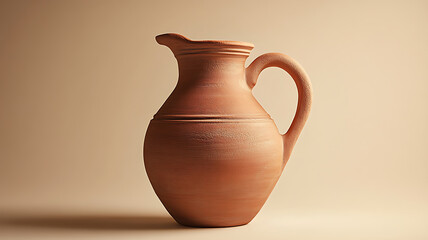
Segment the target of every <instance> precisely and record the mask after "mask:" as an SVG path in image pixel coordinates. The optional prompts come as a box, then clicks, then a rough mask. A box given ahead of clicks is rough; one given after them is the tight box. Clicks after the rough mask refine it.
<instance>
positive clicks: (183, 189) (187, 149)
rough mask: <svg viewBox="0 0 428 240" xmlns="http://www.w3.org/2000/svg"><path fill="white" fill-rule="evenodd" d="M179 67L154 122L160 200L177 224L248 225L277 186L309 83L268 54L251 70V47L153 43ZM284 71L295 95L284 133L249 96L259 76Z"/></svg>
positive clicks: (151, 140) (151, 170) (305, 109)
mask: <svg viewBox="0 0 428 240" xmlns="http://www.w3.org/2000/svg"><path fill="white" fill-rule="evenodd" d="M156 40H157V42H158V43H159V44H161V45H165V46H167V47H169V48H170V49H171V50H172V52H173V53H174V56H175V58H176V59H177V61H178V66H179V78H178V83H177V85H176V87H175V89H174V91H173V92H172V93H171V95H170V96H169V97H168V99H167V100H166V101H165V103H164V104H163V105H162V107H161V108H160V109H159V111H158V112H157V113H156V114H155V115H154V117H153V119H152V120H151V122H150V124H149V127H148V130H147V133H146V137H145V141H144V163H145V168H146V171H147V174H148V177H149V179H150V182H151V184H152V186H153V189H154V190H155V192H156V194H157V196H158V197H159V199H160V200H161V202H162V203H163V205H164V206H165V208H166V209H167V211H168V212H169V213H170V214H171V216H172V217H173V218H174V219H175V220H176V221H177V222H178V223H180V224H183V225H187V226H198V227H228V226H238V225H244V224H247V223H248V222H250V221H251V220H252V219H253V218H254V217H255V216H256V214H257V213H258V212H259V210H260V209H261V207H262V206H263V204H264V203H265V201H266V200H267V198H268V197H269V194H270V193H271V192H272V190H273V188H274V186H275V184H276V182H277V181H278V179H279V177H280V175H281V173H282V171H283V169H284V166H285V164H286V163H287V161H288V159H289V157H290V154H291V151H292V150H293V147H294V145H295V143H296V140H297V138H298V136H299V134H300V132H301V131H302V129H303V126H304V124H305V122H306V119H307V118H308V115H309V111H310V107H311V93H312V91H311V84H310V81H309V78H308V76H307V75H306V73H305V72H304V70H303V69H302V67H300V65H299V64H298V63H297V62H295V61H294V60H293V59H291V58H290V57H289V56H287V55H284V54H281V53H268V54H264V55H261V56H260V57H258V58H257V59H255V60H254V61H253V62H252V63H251V64H250V65H249V66H248V67H247V68H245V60H246V59H247V57H248V56H249V54H250V51H251V49H253V47H254V46H253V45H252V44H250V43H245V42H236V41H192V40H189V39H187V38H185V37H183V36H181V35H178V34H163V35H159V36H157V37H156ZM268 67H279V68H282V69H283V70H285V71H286V72H288V73H289V74H290V75H291V77H292V78H293V79H294V81H295V83H296V86H297V90H298V104H297V110H296V114H295V117H294V119H293V121H292V123H291V126H290V128H289V130H288V131H287V133H285V134H284V135H281V134H280V133H279V132H278V129H277V127H276V125H275V123H274V121H273V120H272V119H271V118H270V116H269V114H267V113H266V111H265V110H264V109H263V108H262V106H261V105H260V104H259V103H258V102H257V100H256V99H255V98H254V96H253V94H252V89H253V87H254V85H255V84H256V82H257V78H258V76H259V74H260V72H261V71H262V70H263V69H265V68H268Z"/></svg>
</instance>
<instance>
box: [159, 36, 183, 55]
mask: <svg viewBox="0 0 428 240" xmlns="http://www.w3.org/2000/svg"><path fill="white" fill-rule="evenodd" d="M156 42H158V43H159V44H160V45H164V46H167V47H168V48H169V49H171V51H172V52H173V53H174V54H176V53H177V52H178V51H179V49H182V48H185V47H186V45H189V44H190V43H191V40H190V39H188V38H186V37H184V36H182V35H180V34H176V33H165V34H161V35H158V36H156Z"/></svg>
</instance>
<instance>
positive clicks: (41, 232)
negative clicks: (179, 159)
mask: <svg viewBox="0 0 428 240" xmlns="http://www.w3.org/2000/svg"><path fill="white" fill-rule="evenodd" d="M165 32H177V33H181V34H183V35H185V36H188V37H190V38H192V39H226V40H238V41H247V42H252V43H254V44H255V46H256V47H255V49H254V50H253V52H252V54H251V56H250V58H249V59H248V63H250V62H251V61H252V60H253V59H254V58H256V57H257V56H258V55H260V54H262V53H266V52H272V51H275V52H283V53H286V54H288V55H290V56H292V57H294V58H295V59H296V60H298V61H299V62H300V63H301V64H302V65H303V66H304V68H305V69H306V71H307V73H308V74H309V76H310V77H311V79H312V83H313V88H314V94H315V95H314V104H313V110H312V113H311V116H310V118H309V121H308V123H307V126H306V128H305V130H304V131H303V133H302V135H301V137H300V139H299V141H298V143H297V146H296V148H295V150H294V152H293V155H292V157H291V160H290V161H289V163H288V165H287V167H286V169H285V172H284V174H283V176H282V177H281V179H280V181H279V183H278V185H277V186H276V188H275V190H274V192H273V193H272V195H271V196H270V198H269V200H268V202H267V203H266V205H265V207H264V208H263V209H262V211H261V212H260V214H259V215H258V216H257V217H256V218H255V220H254V221H253V222H252V223H251V224H249V225H247V226H243V227H237V228H228V229H187V228H181V227H180V226H177V225H175V224H174V223H173V222H172V221H171V219H170V217H169V216H168V215H167V213H166V211H165V210H164V208H163V207H162V205H161V203H160V202H159V201H158V199H157V198H156V196H155V194H154V192H153V190H152V188H151V186H150V183H149V181H148V178H147V176H146V173H145V171H144V166H143V163H142V150H141V148H142V142H143V138H144V133H145V130H146V128H147V125H148V122H149V120H150V119H151V117H152V115H153V114H154V113H155V112H156V111H157V109H158V108H159V107H160V106H161V104H162V103H163V101H164V100H165V99H166V98H167V96H168V95H169V93H170V92H171V91H172V89H173V87H174V86H175V84H176V79H177V65H176V62H175V59H174V58H173V55H172V54H171V53H170V52H169V50H168V49H167V48H165V47H162V46H158V45H157V44H156V42H155V41H154V36H155V35H157V34H160V33H165ZM427 43H428V2H427V1H250V0H248V1H223V0H221V1H1V4H0V218H1V219H2V220H1V222H2V223H1V224H0V238H1V239H21V238H22V239H59V238H65V239H78V238H80V239H98V238H99V239H119V238H121V239H124V238H125V239H144V238H145V237H146V238H149V239H157V238H162V239H163V238H164V239H172V237H173V239H180V238H183V239H261V238H263V239H428V204H427V203H428V146H427V145H428V139H427V136H428V127H427V125H428V44H427ZM248 63H247V64H248ZM254 95H255V96H256V97H257V99H259V100H260V102H261V103H262V105H263V106H264V107H265V108H266V109H267V110H268V112H269V113H270V114H271V115H272V117H273V118H274V119H275V121H276V123H277V125H278V126H279V128H280V131H281V132H285V131H286V129H287V128H288V126H289V124H290V122H291V119H292V117H293V114H294V111H295V106H296V98H297V93H296V89H295V86H294V83H293V81H292V80H291V79H290V77H289V76H288V75H287V74H286V73H284V72H283V71H282V70H280V69H269V70H267V71H264V72H263V73H262V75H261V76H260V81H259V84H258V86H257V87H256V88H255V90H254Z"/></svg>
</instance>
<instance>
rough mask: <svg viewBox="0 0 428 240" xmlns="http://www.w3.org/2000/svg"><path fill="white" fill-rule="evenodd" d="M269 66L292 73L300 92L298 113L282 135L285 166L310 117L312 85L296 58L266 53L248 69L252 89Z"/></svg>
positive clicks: (247, 74) (248, 80)
mask: <svg viewBox="0 0 428 240" xmlns="http://www.w3.org/2000/svg"><path fill="white" fill-rule="evenodd" d="M268 67H279V68H281V69H283V70H285V71H286V72H287V73H288V74H290V76H291V77H292V78H293V80H294V82H295V84H296V87H297V92H298V102H297V109H296V114H295V116H294V118H293V121H292V123H291V125H290V128H289V129H288V131H287V132H286V133H285V134H283V135H282V138H283V143H284V155H283V157H284V162H283V167H284V166H285V164H286V163H287V161H288V159H289V158H290V155H291V152H292V150H293V147H294V145H295V144H296V141H297V139H298V137H299V135H300V133H301V132H302V130H303V127H304V125H305V123H306V120H307V119H308V116H309V112H310V110H311V104H312V87H311V82H310V80H309V77H308V75H307V74H306V72H305V71H304V70H303V68H302V67H301V66H300V65H299V64H298V63H297V62H296V61H295V60H294V59H292V58H291V57H289V56H287V55H285V54H282V53H266V54H263V55H261V56H259V57H258V58H256V59H255V60H254V61H253V62H252V63H251V64H250V65H249V66H248V67H247V69H246V80H247V84H248V86H249V87H250V89H252V88H253V87H254V86H255V85H256V83H257V78H258V77H259V75H260V73H261V72H262V71H263V70H264V69H265V68H268Z"/></svg>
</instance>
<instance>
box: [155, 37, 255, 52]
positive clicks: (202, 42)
mask: <svg viewBox="0 0 428 240" xmlns="http://www.w3.org/2000/svg"><path fill="white" fill-rule="evenodd" d="M162 38H172V39H176V40H179V41H182V42H187V44H190V45H195V47H198V46H202V45H205V46H206V45H211V46H225V47H242V48H245V49H249V50H251V49H253V48H254V44H252V43H249V42H241V41H230V40H191V39H189V38H187V37H185V36H183V35H181V34H177V33H164V34H160V35H158V36H156V41H157V42H158V43H160V39H162Z"/></svg>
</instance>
